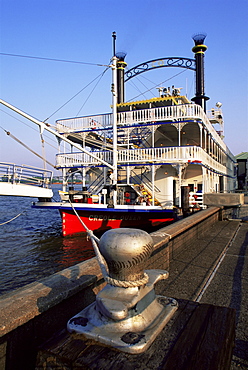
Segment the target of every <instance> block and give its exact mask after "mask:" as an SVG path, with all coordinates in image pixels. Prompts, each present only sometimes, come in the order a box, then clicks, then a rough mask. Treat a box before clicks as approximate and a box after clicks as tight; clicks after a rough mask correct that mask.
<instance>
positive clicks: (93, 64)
mask: <svg viewBox="0 0 248 370" xmlns="http://www.w3.org/2000/svg"><path fill="white" fill-rule="evenodd" d="M0 55H4V56H8V57H18V58H28V59H38V60H46V61H49V62H62V63H74V64H84V65H90V66H98V67H107V65H106V64H100V63H90V62H79V61H75V60H67V59H57V58H45V57H36V56H31V55H21V54H10V53H1V52H0Z"/></svg>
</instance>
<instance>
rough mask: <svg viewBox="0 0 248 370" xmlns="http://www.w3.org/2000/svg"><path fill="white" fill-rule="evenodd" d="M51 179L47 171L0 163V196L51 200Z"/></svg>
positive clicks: (51, 175) (50, 173)
mask: <svg viewBox="0 0 248 370" xmlns="http://www.w3.org/2000/svg"><path fill="white" fill-rule="evenodd" d="M52 177H53V172H52V171H49V170H45V169H40V168H37V167H31V166H26V165H16V164H14V163H6V162H0V195H13V196H25V197H38V198H51V197H52V196H53V192H52V190H51V189H49V188H48V186H49V185H50V184H51V182H52Z"/></svg>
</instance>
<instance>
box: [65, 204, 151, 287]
mask: <svg viewBox="0 0 248 370" xmlns="http://www.w3.org/2000/svg"><path fill="white" fill-rule="evenodd" d="M69 202H70V205H71V208H72V210H73V212H74V213H75V215H76V216H77V218H78V220H79V221H80V222H81V224H82V225H83V227H84V228H85V230H86V232H87V234H88V236H89V237H90V239H91V242H92V245H93V248H94V252H95V254H96V258H97V260H98V263H99V265H100V268H101V271H102V274H103V277H104V280H105V281H106V282H107V283H108V284H110V285H113V286H116V287H120V288H131V287H132V288H133V287H139V286H142V285H145V284H147V283H148V280H149V276H148V275H147V274H146V273H145V272H144V277H143V278H142V279H140V280H136V281H124V280H117V279H114V278H112V277H110V276H109V274H108V267H107V263H106V261H105V259H104V257H103V255H102V254H101V252H100V250H99V247H98V244H97V243H98V242H99V239H98V238H97V237H96V236H95V235H94V233H93V231H92V230H90V229H89V228H88V227H87V226H86V225H85V223H84V222H83V220H81V218H80V216H79V214H78V213H77V211H76V209H75V208H74V206H73V204H72V202H71V200H70V199H69Z"/></svg>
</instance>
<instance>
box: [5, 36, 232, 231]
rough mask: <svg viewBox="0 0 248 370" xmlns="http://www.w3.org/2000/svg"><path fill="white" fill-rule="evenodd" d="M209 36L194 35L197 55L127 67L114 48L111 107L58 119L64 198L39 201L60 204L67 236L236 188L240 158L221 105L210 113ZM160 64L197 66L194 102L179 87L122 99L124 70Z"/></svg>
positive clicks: (153, 220)
mask: <svg viewBox="0 0 248 370" xmlns="http://www.w3.org/2000/svg"><path fill="white" fill-rule="evenodd" d="M204 39H205V35H196V36H195V37H194V41H195V46H194V47H193V49H192V50H193V52H194V53H195V59H188V58H163V59H162V60H154V61H149V62H146V63H143V64H141V65H139V66H136V67H134V68H132V69H131V70H129V71H127V72H126V73H125V72H124V70H125V67H126V63H125V61H124V59H125V55H124V54H121V53H120V54H116V53H115V52H114V56H113V58H112V65H111V68H112V72H113V83H112V96H113V101H112V112H111V113H109V114H102V115H101V114H100V115H92V116H84V117H76V118H69V119H61V120H58V121H57V122H56V132H54V134H55V135H56V136H57V137H59V153H58V154H57V156H56V168H57V169H61V170H62V173H63V188H62V190H61V191H60V196H61V201H59V202H52V201H51V199H39V202H37V203H36V204H35V206H34V207H36V208H53V209H54V208H56V209H58V210H59V212H60V214H61V217H62V231H63V235H64V236H66V235H69V234H73V233H77V232H81V231H85V230H86V229H85V227H84V225H86V228H88V229H90V230H94V231H103V230H107V229H110V228H118V227H141V226H143V227H149V226H157V225H160V224H162V223H165V222H171V221H173V220H175V219H176V217H177V213H178V212H180V211H181V210H182V211H183V212H185V213H187V212H189V210H190V208H191V209H192V208H197V209H200V208H203V207H204V204H203V195H204V194H206V193H213V192H215V193H218V192H223V193H224V192H232V191H234V190H235V188H236V166H235V163H236V162H235V158H234V156H233V155H232V153H231V152H230V151H229V149H228V148H227V146H226V145H225V143H224V141H223V137H224V129H223V127H224V124H223V115H222V110H221V104H220V103H217V104H216V107H215V108H213V109H211V111H210V112H206V101H207V100H208V97H206V96H205V92H204V65H203V58H204V52H205V50H206V49H207V47H206V46H205V45H204V44H203V42H204ZM114 50H115V48H114ZM163 66H167V67H171V66H176V67H182V68H190V69H192V70H194V71H195V74H196V91H195V97H194V98H192V101H193V103H192V101H189V100H188V98H187V97H186V96H184V95H183V94H182V93H181V88H180V89H178V88H176V87H174V86H172V87H171V88H163V87H161V88H159V89H158V90H159V96H158V97H157V98H152V99H148V100H142V101H133V102H125V101H124V80H125V76H126V77H127V78H126V80H128V79H130V78H131V77H133V76H135V75H136V74H139V73H142V72H144V71H146V70H149V69H152V68H158V67H163ZM5 104H7V103H5ZM22 115H24V114H22ZM29 119H30V118H29ZM32 120H33V122H35V123H36V124H39V125H40V127H41V128H42V129H46V130H48V131H50V132H52V130H51V129H50V128H49V127H47V126H46V125H44V123H41V122H37V120H35V119H32ZM61 139H62V140H61ZM64 142H67V143H69V144H71V146H70V151H68V147H67V146H66V144H63V143H64ZM75 180H77V183H78V182H79V183H80V185H76V186H75V185H74V184H75ZM80 219H81V221H83V223H82V222H80Z"/></svg>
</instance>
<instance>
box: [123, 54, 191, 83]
mask: <svg viewBox="0 0 248 370" xmlns="http://www.w3.org/2000/svg"><path fill="white" fill-rule="evenodd" d="M161 67H179V68H186V69H191V70H192V71H195V59H190V58H181V57H168V58H160V59H154V60H149V61H148V62H145V63H141V64H138V65H137V66H135V67H133V68H131V69H129V70H128V71H127V72H126V73H125V82H127V81H128V80H130V79H131V78H133V77H135V76H137V75H139V74H140V73H143V72H146V71H149V70H151V69H155V68H161Z"/></svg>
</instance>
